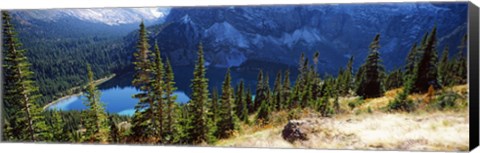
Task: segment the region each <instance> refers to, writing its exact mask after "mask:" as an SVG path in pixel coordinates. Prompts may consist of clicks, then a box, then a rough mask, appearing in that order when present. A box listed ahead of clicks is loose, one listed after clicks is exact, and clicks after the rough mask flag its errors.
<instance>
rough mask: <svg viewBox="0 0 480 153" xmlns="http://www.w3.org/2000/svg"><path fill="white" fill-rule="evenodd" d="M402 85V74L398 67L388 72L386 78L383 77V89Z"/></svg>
mask: <svg viewBox="0 0 480 153" xmlns="http://www.w3.org/2000/svg"><path fill="white" fill-rule="evenodd" d="M402 85H403V76H402V71H401V70H400V69H397V70H394V71H393V72H391V73H390V74H388V76H387V78H386V79H385V89H387V90H390V89H395V88H399V87H401V86H402Z"/></svg>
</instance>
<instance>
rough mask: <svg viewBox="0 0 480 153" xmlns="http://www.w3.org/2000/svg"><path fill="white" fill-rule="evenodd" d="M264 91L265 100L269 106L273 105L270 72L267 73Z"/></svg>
mask: <svg viewBox="0 0 480 153" xmlns="http://www.w3.org/2000/svg"><path fill="white" fill-rule="evenodd" d="M263 91H264V96H265V102H266V103H267V105H268V107H272V99H273V98H272V93H271V90H270V77H269V75H268V73H267V74H266V75H265V79H264V80H263ZM270 110H271V109H270Z"/></svg>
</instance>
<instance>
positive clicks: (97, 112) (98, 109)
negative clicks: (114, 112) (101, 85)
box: [85, 64, 110, 143]
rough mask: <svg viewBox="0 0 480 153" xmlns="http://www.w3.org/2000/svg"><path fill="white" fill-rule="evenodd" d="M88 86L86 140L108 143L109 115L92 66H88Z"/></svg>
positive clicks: (86, 93) (86, 95) (86, 94)
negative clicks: (101, 99)
mask: <svg viewBox="0 0 480 153" xmlns="http://www.w3.org/2000/svg"><path fill="white" fill-rule="evenodd" d="M87 75H88V85H87V88H86V91H85V97H87V101H86V102H85V105H86V106H87V107H88V108H89V109H88V110H87V111H86V112H85V113H87V114H86V117H87V118H86V119H85V128H86V130H87V131H86V134H85V136H86V139H87V141H90V142H100V143H106V142H107V141H108V135H109V132H110V128H109V126H108V125H109V124H108V118H107V114H106V113H105V108H104V107H103V103H102V102H100V91H99V90H98V89H97V87H96V85H95V79H94V75H93V71H92V68H91V67H90V64H87Z"/></svg>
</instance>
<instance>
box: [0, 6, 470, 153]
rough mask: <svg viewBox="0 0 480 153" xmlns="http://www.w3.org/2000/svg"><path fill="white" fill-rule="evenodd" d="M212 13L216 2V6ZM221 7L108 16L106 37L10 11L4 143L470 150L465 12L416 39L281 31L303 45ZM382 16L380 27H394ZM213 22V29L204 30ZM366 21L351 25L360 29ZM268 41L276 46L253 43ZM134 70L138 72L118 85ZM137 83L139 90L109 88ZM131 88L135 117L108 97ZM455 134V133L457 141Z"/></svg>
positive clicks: (423, 29) (422, 29)
mask: <svg viewBox="0 0 480 153" xmlns="http://www.w3.org/2000/svg"><path fill="white" fill-rule="evenodd" d="M392 5H396V4H392ZM399 5H400V4H399ZM439 5H440V4H439ZM445 5H447V4H445ZM341 6H342V5H340V6H339V7H341ZM429 6H430V5H429ZM262 7H263V6H262ZM432 7H433V6H432ZM437 7H440V6H437ZM272 8H273V7H272ZM452 8H453V7H452ZM455 8H462V7H455ZM192 9H194V8H192ZM210 9H211V10H213V9H216V8H205V10H210ZM219 9H220V8H219ZM221 9H225V12H226V13H224V16H225V17H224V18H225V19H224V20H225V21H223V22H220V21H218V22H217V21H210V20H223V19H219V18H220V17H219V18H218V19H217V16H215V15H212V14H209V15H212V16H213V17H212V19H207V18H198V16H201V15H207V14H208V13H205V14H202V10H201V9H200V10H195V11H197V13H198V12H200V13H198V14H195V15H196V16H195V15H194V13H190V14H187V15H183V14H185V12H187V13H188V11H194V10H189V9H185V10H181V9H179V10H175V9H174V8H172V9H171V10H170V12H169V14H168V16H166V19H164V20H165V21H162V23H161V24H158V23H153V22H149V20H144V19H142V20H139V21H138V22H135V23H132V24H131V25H133V26H130V27H125V29H128V28H131V29H132V30H130V31H129V30H125V29H123V31H122V30H118V31H117V34H115V32H111V33H110V32H108V31H106V30H104V29H107V28H109V27H108V26H105V27H100V26H97V29H93V30H91V31H96V33H100V32H98V31H103V32H105V33H109V34H101V36H97V35H95V36H94V34H92V33H95V32H92V33H88V32H85V33H82V31H77V30H69V27H67V26H57V27H56V26H52V28H51V29H49V31H36V32H29V28H31V29H30V30H32V29H34V28H38V27H41V26H45V25H41V24H43V22H40V21H35V22H33V21H29V20H27V19H28V18H22V14H21V13H18V12H15V11H2V44H3V46H2V75H3V76H2V77H3V82H2V83H3V84H2V86H3V90H2V91H3V93H2V101H3V103H2V107H1V108H2V110H1V112H2V114H1V116H2V118H1V120H2V127H1V129H2V130H1V131H2V133H1V138H2V141H8V142H35V143H36V142H46V143H81V144H149V145H193V146H228V147H269V148H275V147H278V148H322V149H324V148H326V149H387V150H392V149H393V150H398V149H400V150H426V151H431V150H442V151H443V150H449V151H465V150H467V149H468V91H469V90H468V84H467V73H468V67H467V65H468V64H467V47H466V46H467V40H468V36H467V34H466V31H465V30H464V31H462V30H461V29H462V28H465V27H464V26H463V27H462V24H460V26H458V27H459V28H457V30H451V29H452V28H449V27H448V26H445V24H447V23H446V22H461V21H457V20H456V19H455V21H446V20H442V21H438V22H437V21H435V22H433V21H432V22H428V23H427V22H422V23H420V22H421V21H419V20H415V24H422V26H416V28H417V30H415V31H414V32H412V33H413V34H410V33H409V34H408V35H409V36H408V39H409V40H412V41H402V40H404V39H403V37H402V39H400V38H396V37H393V36H392V35H393V34H392V31H386V30H378V31H374V30H371V31H369V32H368V34H361V35H360V34H359V35H352V37H351V38H344V37H347V36H345V35H342V36H333V34H332V35H330V33H328V32H324V31H325V30H322V29H320V30H318V31H320V32H318V31H315V30H311V28H310V30H309V28H308V26H307V28H303V31H302V30H297V31H300V32H298V33H297V31H295V33H297V35H295V33H294V34H292V35H291V36H289V37H288V38H289V39H286V36H284V35H287V34H286V32H285V33H280V32H278V33H279V34H278V35H277V37H282V38H284V37H285V39H284V40H283V42H287V41H289V40H290V39H294V37H295V36H302V39H299V40H298V41H294V43H291V45H290V46H289V45H275V44H276V43H283V42H280V41H274V40H273V39H274V37H275V35H276V34H275V33H276V32H275V30H278V29H281V28H283V25H282V24H285V25H287V26H286V27H287V28H288V27H289V26H295V25H294V24H293V23H288V22H289V21H286V22H278V23H277V22H275V23H272V22H267V20H265V21H264V22H263V21H259V22H258V23H259V24H258V25H259V27H262V26H263V27H264V28H265V27H269V26H272V25H274V26H273V27H275V26H276V27H277V28H276V29H275V28H271V29H268V28H266V29H267V30H263V31H262V30H257V29H255V28H257V27H255V26H251V25H249V24H247V23H244V22H242V20H247V17H245V18H244V17H243V16H239V15H232V14H229V13H232V12H233V13H238V12H239V11H249V9H250V8H248V9H247V8H245V9H239V8H236V7H235V8H221ZM230 9H232V10H230ZM302 9H303V8H302ZM325 9H327V8H325ZM265 11H267V12H268V11H272V10H268V9H265ZM288 11H291V12H293V11H298V10H297V9H293V10H287V12H288ZM310 11H311V10H310ZM205 12H206V11H205ZM182 13H183V14H182ZM243 13H244V14H246V13H245V12H243ZM317 13H318V12H317ZM368 13H369V12H367V14H368ZM289 14H294V13H289ZM326 14H328V13H325V15H324V16H327V15H326ZM371 15H372V14H371ZM442 15H444V14H439V15H438V16H442ZM245 16H246V15H245ZM304 16H309V15H308V14H304ZM304 16H301V17H302V18H303V17H304ZM312 16H313V15H312ZM372 16H373V15H372ZM249 17H250V18H256V16H253V15H252V16H249ZM335 17H337V20H338V21H339V22H340V20H341V21H342V22H353V21H350V20H349V18H344V17H342V16H335ZM213 18H215V19H213ZM272 18H273V17H272ZM285 18H290V17H289V16H286V17H285ZM384 18H386V17H382V18H380V19H384ZM203 19H204V20H203ZM32 20H33V19H32ZM237 20H239V21H237ZM299 20H300V19H299ZM313 20H315V19H314V18H312V19H310V18H309V19H308V20H307V21H312V22H313ZM337 20H331V21H332V22H335V21H337ZM398 20H400V19H398ZM452 20H453V19H452ZM74 21H75V22H79V23H80V22H81V23H84V22H85V23H84V24H85V26H86V27H87V26H88V25H89V24H87V23H86V21H77V20H74ZM227 21H228V22H227ZM268 21H269V20H268ZM275 21H277V20H275ZM382 21H383V20H379V21H378V22H380V23H378V24H390V23H386V22H382ZM27 22H28V24H26V23H27ZM56 22H66V21H63V20H60V19H59V20H57V21H56ZM69 22H73V19H72V21H69ZM155 22H157V21H155ZM292 22H295V21H292ZM318 22H319V23H320V24H319V25H321V23H323V22H326V21H323V18H322V20H321V21H320V20H319V21H318ZM372 22H373V21H372ZM392 22H393V21H392ZM399 22H400V21H399ZM235 23H238V24H235ZM295 23H296V22H295ZM302 23H303V22H302ZM95 24H98V23H95ZM304 24H307V23H304ZM312 24H313V23H312ZM315 24H316V23H315ZM331 24H333V23H331ZM338 24H340V23H338ZM351 24H355V23H351ZM398 24H404V23H393V24H391V25H390V26H392V28H398V29H396V30H393V31H397V32H398V33H407V32H405V30H403V29H407V28H405V27H393V25H398ZM239 25H240V26H239ZM77 26H84V25H80V24H77ZM202 26H203V27H210V29H207V30H204V32H198V31H199V30H201V29H202ZM242 26H243V27H242ZM371 26H377V25H371ZM310 27H313V26H310ZM455 27H456V26H455ZM57 29H58V30H57ZM72 29H73V28H72ZM205 29H206V28H205ZM299 29H301V28H299ZM373 29H375V28H373ZM459 29H460V30H459ZM269 30H270V31H269ZM333 30H334V27H330V28H327V29H326V31H333ZM112 31H114V30H112ZM120 31H122V32H120ZM285 31H288V30H285ZM291 31H294V30H291ZM352 31H353V32H352ZM352 31H347V30H343V31H341V32H340V33H347V32H350V33H356V32H357V31H355V30H352ZM372 31H373V32H372ZM69 32H70V33H69ZM454 32H455V33H454ZM266 33H273V34H271V35H270V34H268V35H270V36H268V37H266V35H267V34H266ZM317 33H320V34H319V35H317ZM451 33H454V34H451ZM322 34H323V35H324V36H322ZM119 35H122V37H120V36H119ZM260 35H261V36H265V37H262V38H260ZM406 35H407V34H406ZM410 35H415V36H412V37H410ZM307 36H308V37H307ZM330 36H331V37H332V40H335V41H332V43H330V44H327V43H324V42H317V44H315V43H316V42H314V41H313V39H315V40H317V39H316V38H319V39H318V40H319V41H320V40H324V39H330ZM56 37H58V39H57V38H56ZM277 37H275V38H277ZM221 38H222V39H221ZM307 38H311V39H307ZM356 39H358V40H361V41H358V42H355V43H356V44H358V45H351V46H359V47H358V48H359V49H358V50H352V51H340V49H338V48H337V49H335V48H333V47H331V46H343V47H344V48H343V49H348V47H351V46H349V45H350V42H349V41H346V40H356ZM406 39H407V38H405V40H406ZM310 40H312V41H310ZM344 40H345V41H344ZM257 41H258V42H263V43H259V44H261V46H263V48H264V49H265V48H268V49H270V50H268V51H264V50H262V49H260V48H256V49H252V48H253V47H245V46H248V45H250V46H252V44H253V42H257ZM269 41H270V42H269ZM391 42H395V43H398V45H391V44H392V43H391ZM229 43H231V44H229ZM325 44H327V45H325ZM257 46H260V45H257ZM300 46H309V47H303V48H302V47H300ZM312 46H313V47H312ZM289 47H290V48H289ZM245 48H248V49H245ZM332 48H333V49H332ZM272 50H278V51H272ZM332 50H334V51H332ZM262 52H263V53H262ZM343 52H348V54H347V53H345V56H344V55H343ZM341 53H342V55H340V54H341ZM337 54H338V56H337ZM346 55H348V56H346ZM337 57H338V58H337ZM125 75H128V76H129V78H130V79H126V80H123V81H118V82H115V83H112V82H114V81H112V80H115V79H117V78H119V77H121V76H125ZM110 84H112V85H110ZM106 86H108V87H106ZM124 87H131V89H132V90H131V92H128V93H121V92H120V91H118V93H116V94H114V95H113V96H112V95H110V94H109V93H107V91H108V92H111V91H112V90H110V91H109V89H115V90H117V89H118V90H120V89H127V88H124ZM128 89H130V88H128ZM180 91H182V94H179V93H180ZM131 93H133V94H131ZM122 95H123V96H125V97H128V98H131V100H132V101H133V102H134V107H131V108H129V110H131V112H130V114H128V113H123V114H122V113H118V112H120V111H112V110H113V109H114V108H117V107H120V105H121V103H124V102H123V100H124V98H116V99H114V100H111V99H110V100H109V99H105V98H104V97H105V96H109V97H114V98H115V96H122ZM74 96H77V97H80V98H78V99H77V101H81V103H78V109H63V110H62V109H54V108H53V107H54V106H55V107H58V108H60V106H61V105H68V103H66V102H62V99H63V101H65V100H64V99H68V98H69V97H70V98H71V97H74ZM185 97H186V98H185ZM179 101H184V102H179ZM117 104H118V106H116V105H117ZM132 105H133V104H132ZM70 107H73V104H71V105H70ZM76 107H77V106H76ZM122 109H123V108H122ZM125 110H126V109H125ZM452 136H458V137H455V138H451V137H452ZM446 137H450V139H452V140H450V139H448V142H444V139H446Z"/></svg>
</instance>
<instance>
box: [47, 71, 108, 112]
mask: <svg viewBox="0 0 480 153" xmlns="http://www.w3.org/2000/svg"><path fill="white" fill-rule="evenodd" d="M115 76H116V74H112V75H110V76H107V77H104V78H101V79H98V80H95V81H94V82H95V85H100V84H102V83H104V82H107V81H108V80H111V79H112V78H114V77H115ZM80 87H81V86H76V87H73V88H72V89H75V88H80ZM82 94H83V92H81V91H80V92H77V93H74V94H70V95H66V96H63V97H60V98H58V99H56V100H54V101H52V102H49V103H48V104H46V105H45V106H43V111H45V110H46V109H47V108H48V107H50V106H52V105H55V104H57V103H58V102H60V101H62V100H65V99H67V98H70V97H74V96H80V95H82Z"/></svg>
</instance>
